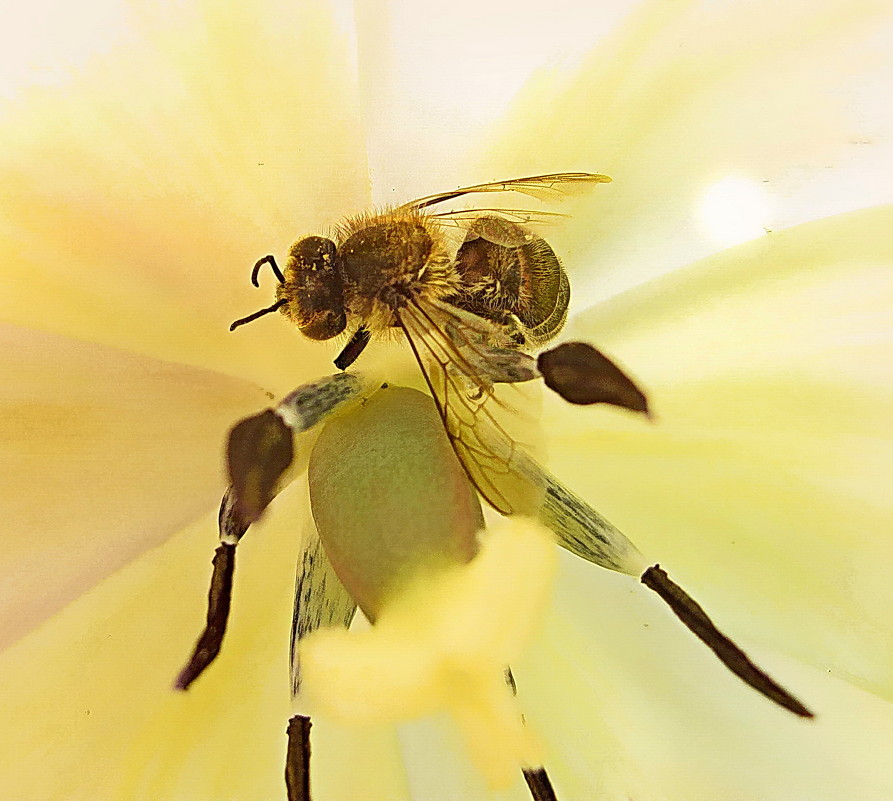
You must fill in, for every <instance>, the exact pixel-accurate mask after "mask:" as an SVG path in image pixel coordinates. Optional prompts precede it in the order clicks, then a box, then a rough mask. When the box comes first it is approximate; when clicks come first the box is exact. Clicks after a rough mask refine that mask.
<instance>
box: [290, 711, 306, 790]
mask: <svg viewBox="0 0 893 801" xmlns="http://www.w3.org/2000/svg"><path fill="white" fill-rule="evenodd" d="M310 726H311V723H310V718H308V717H305V716H304V715H295V716H294V717H293V718H290V719H289V721H288V729H287V730H286V731H287V732H288V750H287V751H286V754H285V788H286V791H287V793H288V801H310Z"/></svg>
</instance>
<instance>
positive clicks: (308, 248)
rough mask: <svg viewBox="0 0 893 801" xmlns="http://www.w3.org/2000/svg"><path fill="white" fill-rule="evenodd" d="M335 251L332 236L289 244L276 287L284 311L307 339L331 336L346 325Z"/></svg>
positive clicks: (310, 238)
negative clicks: (284, 263)
mask: <svg viewBox="0 0 893 801" xmlns="http://www.w3.org/2000/svg"><path fill="white" fill-rule="evenodd" d="M343 283H344V281H343V278H342V275H341V266H340V262H339V258H338V251H337V248H336V247H335V243H334V242H333V241H332V240H331V239H326V238H325V237H322V236H306V237H304V238H303V239H299V240H298V241H297V242H295V243H294V244H293V245H292V246H291V250H290V251H289V254H288V262H287V263H286V265H285V281H284V282H283V283H281V284H280V285H279V288H278V289H277V290H276V297H277V299H279V300H284V301H285V303H284V305H283V313H284V314H285V315H286V317H289V318H290V319H291V320H292V321H293V322H294V323H295V325H297V326H298V328H299V329H300V330H301V333H302V334H304V336H307V337H309V338H310V339H331V338H332V337H335V336H338V334H340V333H341V332H342V331H344V329H345V327H346V326H347V316H346V314H345V311H344V287H343Z"/></svg>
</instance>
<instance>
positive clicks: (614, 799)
mask: <svg viewBox="0 0 893 801" xmlns="http://www.w3.org/2000/svg"><path fill="white" fill-rule="evenodd" d="M729 581H731V579H729ZM701 600H702V601H705V602H706V600H707V599H706V598H702V599H701ZM739 600H740V602H741V603H742V604H747V603H749V599H744V600H741V596H740V595H739ZM741 644H742V645H743V646H744V647H745V648H746V650H747V651H748V653H750V655H751V656H752V657H753V658H754V659H755V660H757V661H758V662H759V663H760V664H761V665H763V666H764V667H765V668H766V669H768V670H769V671H770V672H771V673H772V675H773V676H774V677H775V678H777V679H779V680H780V681H782V682H783V683H784V684H785V685H787V686H788V687H791V688H793V689H795V690H796V691H797V693H798V694H799V695H800V697H802V698H803V699H804V700H805V701H807V702H808V703H809V704H810V706H811V707H812V708H813V709H814V710H815V712H816V718H815V720H812V721H808V720H803V719H800V718H795V717H794V716H793V715H791V714H789V713H788V712H786V711H784V710H781V709H779V708H778V707H776V706H774V705H773V704H771V703H770V702H769V701H767V700H766V699H764V698H762V697H760V696H759V695H757V694H756V693H754V692H753V690H751V689H750V688H749V687H746V686H745V685H744V684H743V683H741V682H740V681H739V680H738V679H737V678H735V677H734V676H732V675H731V674H730V673H728V672H727V671H726V670H725V669H724V668H723V667H722V666H721V665H720V664H719V662H718V661H717V660H716V659H715V657H714V656H713V655H712V654H711V653H710V652H709V651H707V649H706V648H704V646H703V645H702V644H701V643H700V642H699V641H698V640H696V639H695V637H693V636H692V635H691V634H689V632H687V631H685V630H683V629H682V628H681V626H680V624H679V622H678V620H676V618H675V617H674V616H673V614H672V613H671V612H669V610H666V609H664V608H662V606H661V605H660V604H659V603H658V602H656V599H655V598H654V597H653V595H652V594H651V593H650V592H649V591H648V590H647V589H645V588H644V587H642V586H641V585H636V584H634V583H632V582H630V580H629V579H626V578H625V577H623V576H618V575H616V574H610V573H607V572H605V571H602V570H597V569H596V568H593V567H592V566H590V565H586V564H584V563H582V562H581V561H580V560H577V559H573V558H571V557H567V558H565V559H564V564H563V569H562V573H561V576H560V581H559V584H558V590H557V595H556V605H555V609H554V611H553V616H552V617H551V618H550V619H549V621H548V626H547V628H545V629H544V630H543V636H542V638H541V639H540V641H539V642H538V643H536V644H535V645H536V647H533V648H531V649H530V650H528V651H527V653H526V656H525V658H524V659H522V660H520V661H519V662H518V663H517V664H516V665H515V667H514V672H515V678H516V680H517V684H518V698H519V700H520V702H521V704H522V706H523V707H524V709H525V712H526V715H527V719H528V722H529V724H530V725H531V726H532V727H535V728H536V730H537V731H539V732H541V733H542V735H543V737H544V741H545V742H546V743H547V746H548V748H547V753H546V765H547V766H548V768H549V771H550V773H551V776H552V779H553V782H554V784H555V787H556V790H557V794H558V798H560V799H564V798H567V799H578V798H579V799H585V798H593V797H595V798H598V799H600V801H602V800H603V801H627V799H629V798H635V799H643V800H646V801H715V800H716V799H722V801H754V799H760V801H792V800H794V799H796V801H800V800H801V799H803V800H804V801H805V800H806V799H810V800H811V799H821V800H822V801H852V799H856V798H858V799H860V801H885V799H888V798H890V797H891V795H893V767H891V764H890V760H889V759H888V758H887V755H888V754H889V753H890V749H891V747H893V710H891V705H890V704H889V703H888V702H886V701H883V700H881V699H879V698H877V696H874V695H872V694H870V693H867V692H864V691H862V690H859V689H857V688H855V687H853V686H852V685H851V684H849V683H848V682H846V681H843V680H841V679H839V678H836V677H834V676H831V675H828V674H827V673H826V672H825V671H823V670H817V669H813V668H809V667H806V666H804V665H802V664H800V663H797V662H796V661H794V660H789V659H785V658H784V657H780V656H778V655H777V654H773V653H771V652H770V651H766V650H764V649H762V648H759V647H757V646H756V645H755V644H754V643H753V642H751V641H748V640H745V641H743V642H742V643H741Z"/></svg>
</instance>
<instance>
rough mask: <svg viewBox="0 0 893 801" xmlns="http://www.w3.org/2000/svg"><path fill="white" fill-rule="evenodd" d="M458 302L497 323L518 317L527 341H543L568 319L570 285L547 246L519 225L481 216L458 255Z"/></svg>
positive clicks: (539, 238)
mask: <svg viewBox="0 0 893 801" xmlns="http://www.w3.org/2000/svg"><path fill="white" fill-rule="evenodd" d="M455 267H456V270H457V272H458V273H459V274H460V275H461V276H462V283H463V291H462V293H461V295H457V296H456V297H454V298H451V299H450V302H452V303H454V304H455V305H457V306H460V307H462V308H465V309H467V310H468V311H472V312H474V313H475V314H479V315H481V316H482V317H486V318H487V319H490V320H492V321H494V322H497V323H502V321H503V320H504V319H506V315H507V314H510V315H513V316H514V317H515V318H517V320H518V322H519V323H520V325H521V327H522V328H523V331H524V340H525V343H524V344H542V343H543V342H547V341H548V340H550V339H552V338H553V337H554V336H555V335H556V334H558V332H559V331H560V330H561V328H562V326H563V325H564V322H565V320H566V319H567V307H568V301H569V299H570V283H569V281H568V279H567V275H566V274H565V272H564V268H563V267H562V266H561V262H560V261H559V260H558V257H557V256H556V255H555V251H553V250H552V248H551V247H550V246H549V244H548V243H547V242H546V241H545V240H544V239H542V238H541V237H538V236H536V235H534V234H532V233H530V232H529V231H527V230H526V229H525V228H523V227H522V226H520V225H517V224H516V223H512V222H508V221H506V220H500V219H496V218H490V217H483V218H481V219H479V220H478V221H476V223H475V224H474V225H473V226H472V227H471V229H470V230H469V232H468V236H467V238H466V240H465V242H464V243H463V244H462V246H461V247H460V248H459V251H458V253H457V254H456V261H455Z"/></svg>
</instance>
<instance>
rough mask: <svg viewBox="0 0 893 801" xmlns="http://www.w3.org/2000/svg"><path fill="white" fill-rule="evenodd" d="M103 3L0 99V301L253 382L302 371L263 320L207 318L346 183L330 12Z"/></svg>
mask: <svg viewBox="0 0 893 801" xmlns="http://www.w3.org/2000/svg"><path fill="white" fill-rule="evenodd" d="M123 8H124V12H123V16H124V17H125V18H126V19H127V22H128V23H129V24H128V25H125V26H124V31H125V32H124V33H122V32H121V31H120V30H119V28H118V27H117V26H116V27H113V28H112V30H111V31H110V33H109V38H110V39H111V41H110V42H107V43H105V45H106V46H104V47H101V46H99V45H97V46H96V52H95V53H94V57H93V58H92V59H89V60H87V63H86V64H84V65H83V66H82V67H80V68H77V69H75V68H73V67H72V68H71V72H70V74H69V75H68V76H67V77H68V80H67V81H65V82H64V84H63V85H62V86H50V87H30V88H28V89H24V90H22V91H21V92H20V93H19V96H18V97H17V98H16V100H15V103H14V104H11V105H9V106H8V107H7V108H6V109H5V114H4V115H3V118H2V126H0V145H2V146H0V183H2V185H3V186H4V191H5V193H6V197H7V198H9V199H10V200H11V201H12V202H8V203H5V204H4V207H3V211H2V221H0V264H2V265H3V266H2V272H0V282H2V288H0V314H2V316H3V317H4V318H5V319H7V320H9V321H11V322H16V323H19V324H23V325H28V326H32V327H35V328H43V329H46V330H50V331H54V332H57V333H64V334H67V335H71V336H76V337H79V338H82V339H88V340H92V341H96V342H100V343H103V344H111V345H115V346H118V347H126V348H129V349H133V350H137V351H139V352H142V353H146V354H148V355H151V356H155V357H160V358H164V359H167V360H176V361H182V362H185V363H189V364H196V365H200V366H206V367H214V368H217V369H220V370H222V371H226V372H230V373H233V374H237V375H239V376H242V377H249V378H252V379H254V380H257V381H259V382H262V383H266V384H268V385H269V384H271V383H274V382H276V381H282V380H283V378H282V377H283V376H287V375H288V373H289V370H288V368H289V366H293V365H294V364H296V363H297V360H298V359H300V360H301V361H302V362H305V363H308V367H309V368H310V369H313V365H314V364H315V365H316V367H317V369H316V370H313V372H311V373H310V374H311V375H312V374H315V372H321V371H322V365H323V363H324V362H325V361H326V360H327V359H326V354H325V352H324V350H323V349H320V348H315V349H311V348H310V347H307V348H306V352H304V353H302V351H303V350H304V349H302V348H301V346H300V345H298V344H297V340H296V342H295V344H293V345H291V346H289V347H282V342H283V339H282V336H283V335H282V330H283V324H282V322H281V321H278V322H279V324H278V325H277V324H276V322H274V321H273V320H265V321H263V322H260V323H256V324H255V325H253V326H251V327H250V328H249V329H248V330H245V331H239V332H237V333H236V334H230V333H229V332H228V331H227V328H228V325H229V323H230V322H231V321H232V320H233V319H235V318H237V317H242V316H243V315H245V314H247V313H248V312H251V311H254V310H255V309H257V308H258V307H260V306H266V305H268V304H269V302H270V299H271V297H272V287H271V286H270V285H269V284H267V283H265V284H264V286H265V291H264V292H263V293H258V292H256V291H254V290H252V288H251V287H250V285H249V281H248V277H249V270H250V267H251V265H253V264H254V262H255V261H256V260H257V259H258V258H259V257H260V256H263V255H264V254H265V253H268V252H270V251H275V252H278V253H285V252H286V249H287V247H288V246H289V244H290V243H291V242H292V241H293V240H294V239H295V238H297V237H298V236H299V235H301V234H302V233H307V232H310V231H312V230H313V229H314V228H316V227H318V226H321V225H329V224H331V223H332V222H333V221H334V220H336V219H337V218H338V217H339V216H341V215H343V214H344V213H345V212H347V211H351V210H357V209H358V208H360V207H362V206H363V205H365V203H366V199H367V193H368V190H367V176H366V169H365V159H364V152H363V143H362V126H361V125H360V124H359V121H358V117H357V111H356V106H357V104H356V100H355V96H356V92H355V80H356V76H355V73H354V66H353V62H352V58H351V49H350V44H351V41H350V36H351V32H350V30H349V29H348V30H344V28H343V24H342V23H341V22H340V21H338V20H336V18H334V17H333V14H332V11H331V8H330V7H329V5H328V4H325V3H323V4H310V3H306V4H282V3H279V4H274V3H267V4H264V6H263V8H259V7H258V5H257V4H256V3H252V2H242V3H236V4H230V5H229V6H228V7H227V10H226V13H220V10H219V9H218V8H217V7H216V6H214V4H210V5H207V6H204V5H202V4H165V5H163V6H158V4H156V3H150V2H141V1H140V0H136V1H135V2H127V3H124V4H123ZM49 13H50V15H51V16H53V18H54V19H55V18H56V15H61V18H63V19H64V18H65V17H66V16H67V15H68V14H69V13H70V14H74V15H75V16H77V14H79V10H77V9H74V8H73V7H71V6H70V5H66V4H61V5H59V6H58V7H54V6H51V11H50V12H49ZM54 30H55V29H54ZM71 31H72V32H71V37H72V38H73V39H74V38H77V37H78V36H83V35H85V32H84V30H83V28H82V27H81V26H79V25H72V26H71ZM32 35H33V34H32ZM236 54H241V55H240V56H239V57H236ZM267 280H269V281H272V278H271V277H268V276H267V277H265V281H267ZM277 317H278V316H277ZM328 358H331V356H329V357H328ZM314 359H315V361H314ZM291 383H292V384H293V383H294V377H292V379H291ZM287 386H288V385H287V384H283V386H281V387H280V386H278V385H277V389H286V388H287Z"/></svg>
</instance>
